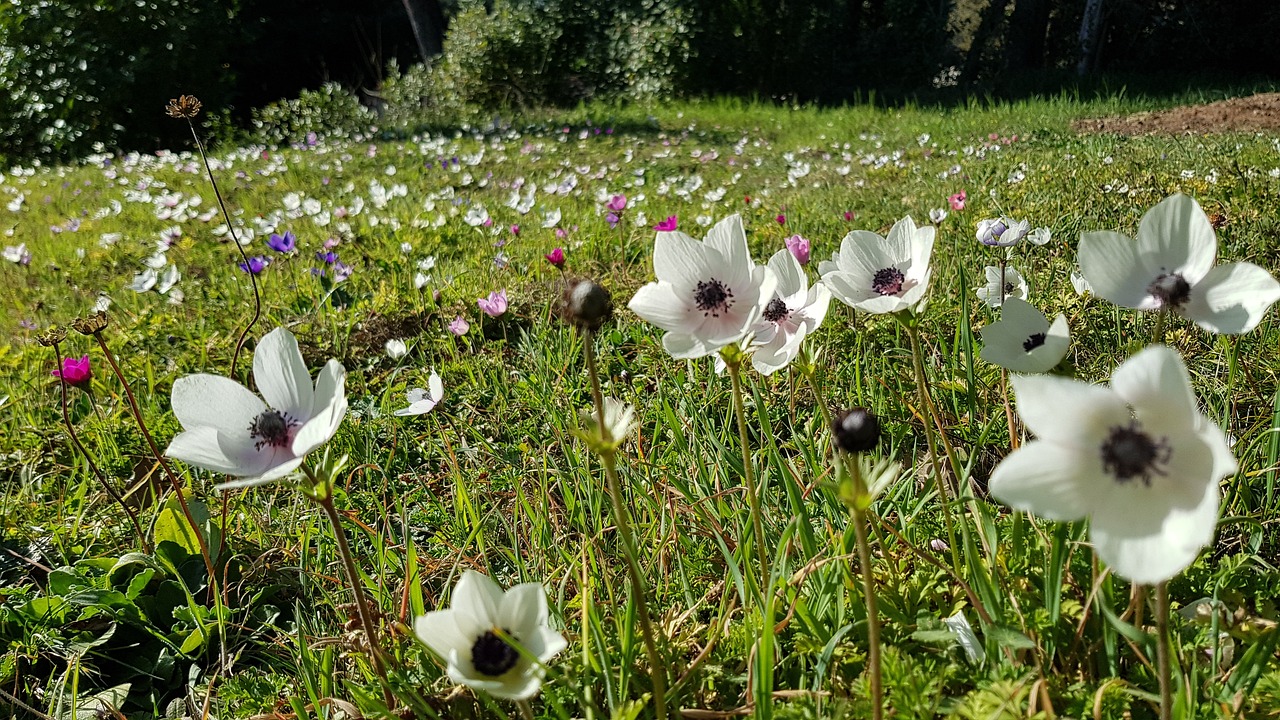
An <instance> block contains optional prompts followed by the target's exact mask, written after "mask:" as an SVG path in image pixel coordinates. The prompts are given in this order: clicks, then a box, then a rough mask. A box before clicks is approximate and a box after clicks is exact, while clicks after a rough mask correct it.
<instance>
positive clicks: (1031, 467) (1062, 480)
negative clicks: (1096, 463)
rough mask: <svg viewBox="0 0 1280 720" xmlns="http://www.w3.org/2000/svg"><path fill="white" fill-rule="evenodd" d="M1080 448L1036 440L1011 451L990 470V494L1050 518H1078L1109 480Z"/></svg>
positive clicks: (1090, 506)
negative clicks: (1084, 455)
mask: <svg viewBox="0 0 1280 720" xmlns="http://www.w3.org/2000/svg"><path fill="white" fill-rule="evenodd" d="M1089 460H1091V458H1082V457H1081V451H1080V450H1079V449H1075V448H1068V447H1066V446H1064V445H1057V444H1054V443H1052V442H1049V441H1046V440H1036V441H1033V442H1030V443H1027V444H1026V445H1023V446H1022V447H1020V448H1018V449H1017V450H1014V451H1013V452H1012V453H1011V454H1010V455H1008V456H1007V457H1005V459H1004V460H1001V461H1000V464H999V465H997V466H996V469H995V470H994V471H992V473H991V480H990V488H991V495H992V496H993V497H995V498H996V499H998V500H1000V502H1003V503H1005V504H1006V505H1009V506H1011V507H1015V508H1017V509H1019V510H1030V511H1031V512H1033V513H1035V514H1036V515H1039V516H1041V517H1044V518H1048V519H1050V520H1079V519H1080V518H1083V517H1085V516H1086V515H1088V514H1089V513H1090V512H1091V511H1092V509H1093V502H1094V499H1095V494H1096V493H1097V492H1098V490H1099V489H1103V488H1102V486H1103V485H1104V484H1105V483H1107V482H1109V481H1108V480H1107V479H1106V478H1105V477H1104V476H1101V475H1099V474H1098V473H1097V470H1096V468H1094V467H1092V465H1093V463H1090V462H1088V461H1089Z"/></svg>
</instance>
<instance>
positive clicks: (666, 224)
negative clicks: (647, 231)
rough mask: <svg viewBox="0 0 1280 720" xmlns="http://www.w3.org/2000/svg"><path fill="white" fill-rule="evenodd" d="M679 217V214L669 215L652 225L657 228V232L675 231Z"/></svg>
mask: <svg viewBox="0 0 1280 720" xmlns="http://www.w3.org/2000/svg"><path fill="white" fill-rule="evenodd" d="M679 217H680V216H678V215H671V216H669V217H668V218H667V219H666V220H663V221H662V222H660V223H658V224H657V225H654V226H653V229H654V230H657V231H658V232H675V231H676V223H677V222H679Z"/></svg>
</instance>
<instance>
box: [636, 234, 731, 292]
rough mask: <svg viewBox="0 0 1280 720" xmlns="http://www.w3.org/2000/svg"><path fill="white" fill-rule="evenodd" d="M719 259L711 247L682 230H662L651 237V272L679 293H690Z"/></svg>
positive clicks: (717, 263) (723, 279) (719, 261)
mask: <svg viewBox="0 0 1280 720" xmlns="http://www.w3.org/2000/svg"><path fill="white" fill-rule="evenodd" d="M721 262H722V260H721V258H720V257H719V255H718V254H717V253H716V252H715V250H714V249H712V248H709V247H707V246H706V245H703V244H702V243H700V242H698V241H697V240H694V239H693V238H691V237H689V236H688V235H685V234H684V233H674V232H661V233H658V237H657V239H656V240H655V241H654V246H653V273H654V275H655V276H657V278H658V281H659V282H661V283H666V284H670V285H671V286H672V289H673V290H674V291H675V292H676V293H677V294H679V295H681V296H688V297H691V296H692V294H693V290H694V288H695V287H696V286H697V284H698V283H699V282H702V281H705V280H707V279H708V276H707V271H708V270H709V269H710V268H713V267H715V266H716V265H719V264H720V263H721ZM720 279H721V280H722V281H724V282H727V280H725V278H720Z"/></svg>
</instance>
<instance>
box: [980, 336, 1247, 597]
mask: <svg viewBox="0 0 1280 720" xmlns="http://www.w3.org/2000/svg"><path fill="white" fill-rule="evenodd" d="M1013 386H1014V391H1015V392H1016V393H1017V400H1018V413H1019V415H1021V416H1022V419H1023V421H1024V422H1025V423H1026V425H1027V427H1028V428H1029V429H1031V430H1032V431H1033V432H1034V433H1035V434H1036V436H1037V438H1036V440H1034V441H1032V442H1030V443H1027V444H1026V445H1024V446H1022V447H1021V448H1019V449H1018V450H1016V451H1015V452H1014V453H1013V454H1011V455H1009V456H1008V457H1007V458H1005V459H1004V460H1003V461H1001V463H1000V464H999V465H998V466H996V469H995V471H994V472H993V473H992V476H991V483H990V488H991V494H992V495H993V496H994V497H996V498H998V499H999V500H1001V501H1002V502H1005V503H1008V504H1009V505H1012V506H1013V507H1016V508H1019V509H1024V510H1029V511H1031V512H1034V513H1036V514H1039V515H1043V516H1045V517H1048V518H1050V519H1057V520H1074V519H1079V518H1083V517H1087V518H1089V519H1090V535H1091V539H1092V541H1093V544H1094V548H1095V550H1096V551H1097V553H1098V556H1099V558H1101V559H1102V560H1103V561H1104V562H1106V563H1107V564H1108V565H1109V566H1110V567H1111V568H1112V570H1113V571H1114V572H1115V573H1116V574H1117V575H1119V576H1121V577H1123V578H1126V579H1128V580H1130V581H1132V582H1137V583H1148V584H1154V583H1159V582H1164V581H1166V580H1169V579H1170V578H1172V577H1174V576H1175V575H1177V574H1178V573H1180V572H1182V571H1183V570H1184V569H1186V568H1187V566H1189V565H1190V564H1191V563H1192V562H1194V561H1195V558H1196V556H1197V555H1199V553H1200V551H1201V550H1202V549H1203V548H1204V547H1205V546H1206V545H1208V544H1209V543H1210V542H1212V540H1213V533H1214V529H1215V526H1216V524H1217V518H1218V500H1219V495H1220V491H1219V487H1218V484H1219V481H1220V480H1222V478H1224V477H1227V476H1229V475H1232V474H1233V473H1235V471H1236V468H1237V465H1236V462H1235V459H1234V458H1233V457H1231V452H1230V450H1229V449H1228V446H1227V439H1226V435H1225V434H1224V433H1223V432H1222V429H1221V428H1219V427H1217V426H1216V425H1214V424H1213V423H1212V422H1211V421H1210V420H1209V419H1208V418H1206V417H1205V416H1204V415H1202V414H1201V413H1200V412H1199V410H1198V409H1196V404H1195V398H1194V395H1193V393H1192V390H1191V385H1190V380H1189V376H1188V374H1187V370H1186V366H1185V365H1184V364H1183V362H1182V358H1181V357H1180V356H1179V355H1178V354H1177V353H1176V352H1175V351H1173V350H1171V349H1169V348H1168V347H1165V346H1163V345H1153V346H1150V347H1148V348H1146V349H1145V350H1143V351H1142V352H1139V353H1138V354H1137V355H1134V356H1133V357H1132V358H1130V359H1129V360H1127V361H1126V362H1124V363H1123V364H1121V365H1120V366H1119V367H1118V368H1116V370H1115V372H1114V373H1112V375H1111V385H1110V387H1101V386H1096V385H1089V384H1087V383H1082V382H1077V381H1074V380H1067V379H1064V378H1055V377H1047V376H1015V377H1014V378H1013Z"/></svg>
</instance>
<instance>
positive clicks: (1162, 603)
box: [1156, 313, 1173, 720]
mask: <svg viewBox="0 0 1280 720" xmlns="http://www.w3.org/2000/svg"><path fill="white" fill-rule="evenodd" d="M1161 314H1162V315H1163V313H1161ZM1156 664H1157V666H1158V668H1159V673H1160V720H1172V718H1173V673H1172V670H1171V665H1172V663H1171V662H1170V658H1169V584H1168V583H1163V582H1162V583H1160V584H1158V585H1156Z"/></svg>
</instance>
